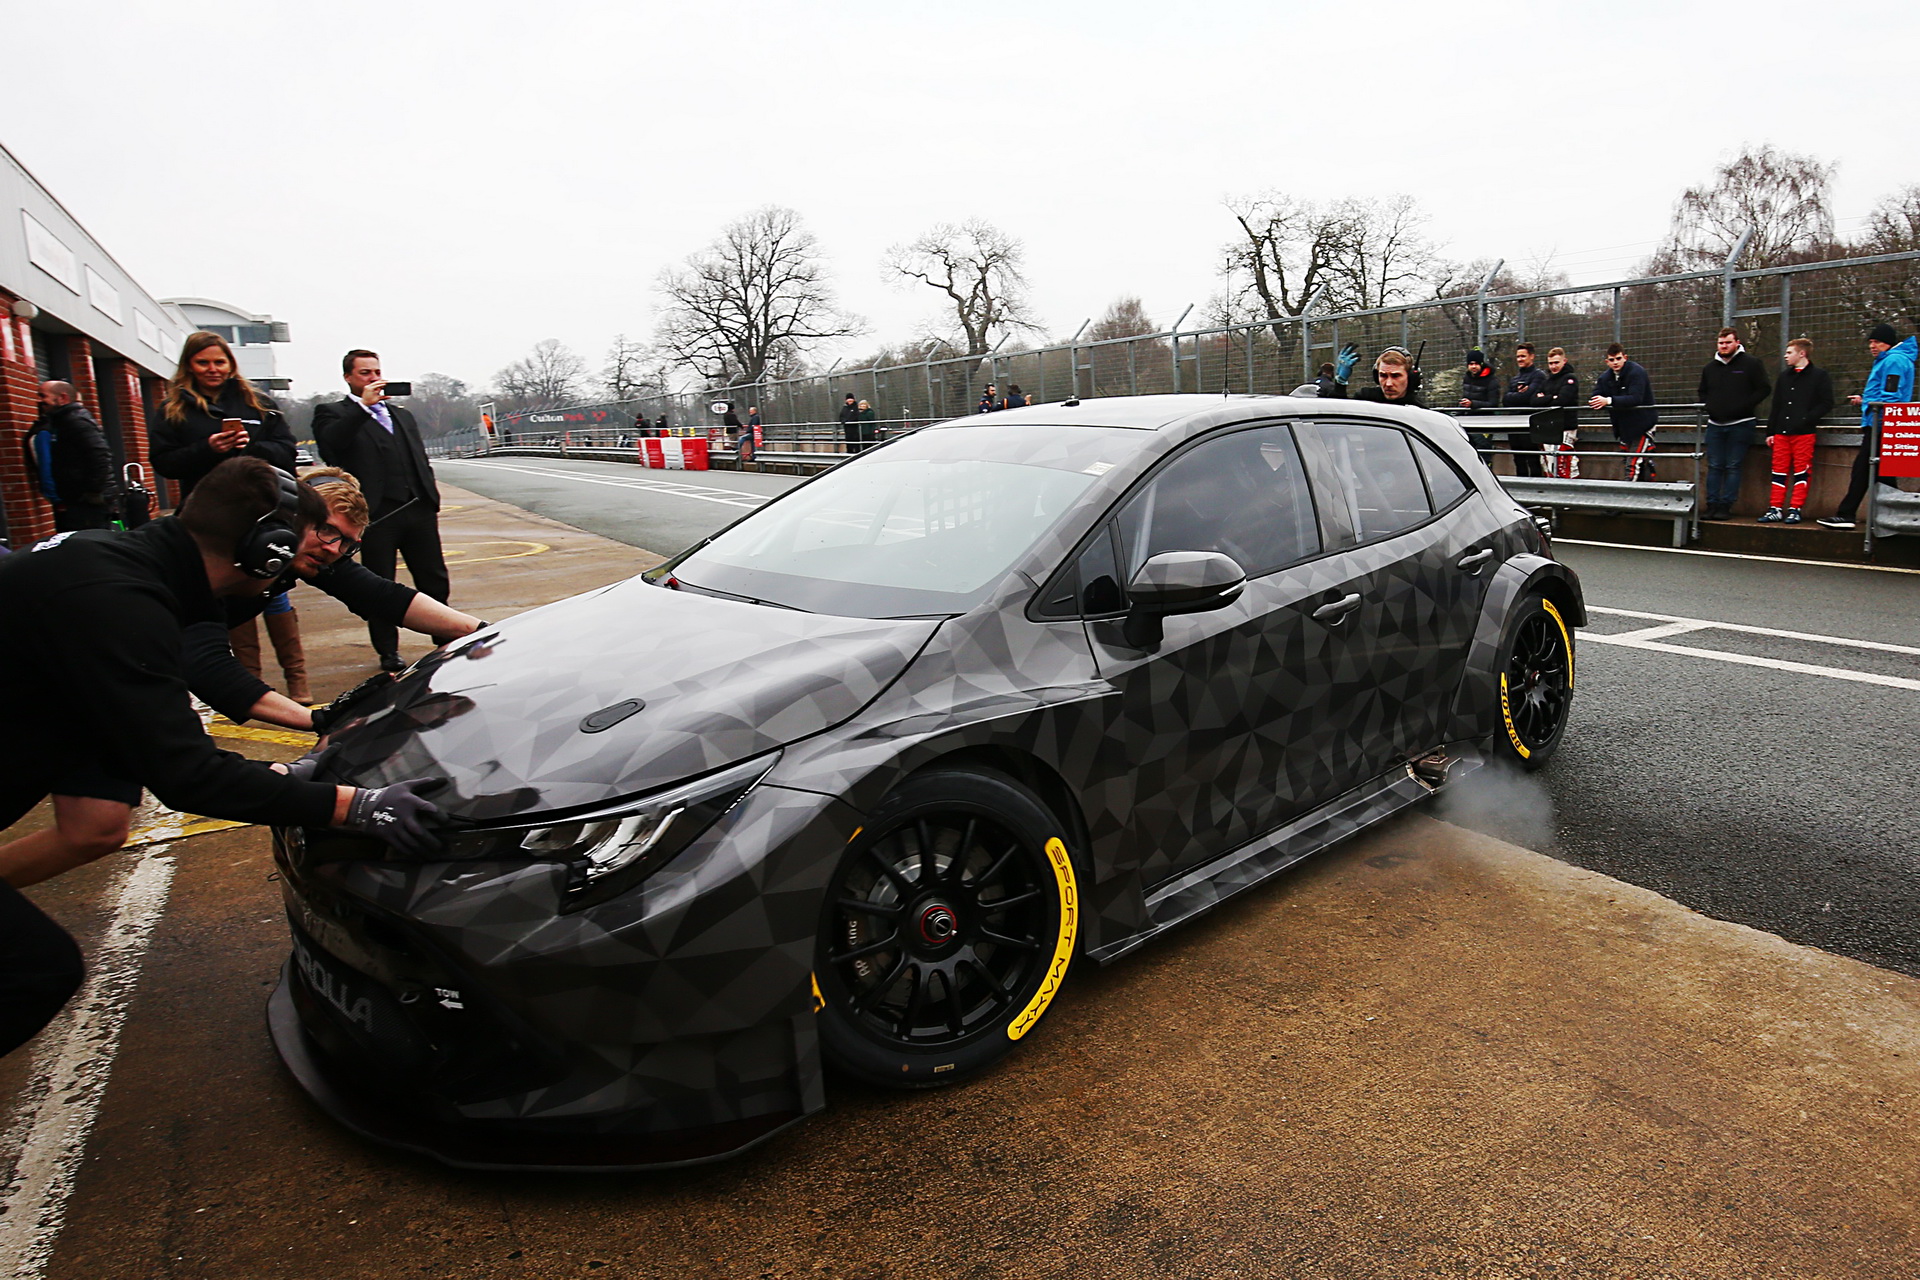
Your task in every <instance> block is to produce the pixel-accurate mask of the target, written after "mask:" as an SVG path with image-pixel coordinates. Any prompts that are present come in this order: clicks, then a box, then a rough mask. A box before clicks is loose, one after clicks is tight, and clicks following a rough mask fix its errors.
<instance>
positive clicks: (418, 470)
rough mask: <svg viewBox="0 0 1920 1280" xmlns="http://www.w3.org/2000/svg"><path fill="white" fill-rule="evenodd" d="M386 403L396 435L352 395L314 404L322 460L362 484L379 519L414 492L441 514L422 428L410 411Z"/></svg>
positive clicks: (438, 496)
mask: <svg viewBox="0 0 1920 1280" xmlns="http://www.w3.org/2000/svg"><path fill="white" fill-rule="evenodd" d="M385 403H386V406H387V413H388V415H389V416H390V417H391V418H392V419H393V434H392V435H391V436H388V435H387V429H386V428H385V427H383V426H381V425H380V421H379V419H377V418H375V417H374V416H373V414H371V413H369V412H368V411H367V407H366V406H365V405H363V404H362V403H360V401H358V400H356V399H354V398H352V397H350V396H346V395H342V396H341V397H340V398H339V399H338V400H322V401H321V402H320V403H319V404H317V405H315V406H313V439H314V443H315V444H317V445H319V446H320V457H321V458H322V460H324V461H325V462H326V464H327V465H328V466H330V467H339V468H340V469H341V470H342V471H346V472H350V473H351V474H352V476H353V478H354V479H355V480H358V481H359V482H360V492H361V493H364V494H366V495H367V507H368V509H369V510H370V511H372V512H373V514H374V516H375V517H378V516H380V515H383V514H385V512H386V510H387V509H388V508H390V507H394V506H397V505H399V504H400V503H402V502H404V501H406V495H407V494H408V493H409V492H411V493H412V495H413V497H414V498H415V499H416V500H417V501H418V502H419V503H420V505H421V506H423V507H425V508H426V509H427V510H429V511H438V510H439V509H440V489H439V486H437V485H436V484H434V482H433V466H432V464H431V463H429V462H428V461H427V447H426V445H425V444H424V443H422V442H421V439H420V428H419V426H418V424H416V423H415V422H414V420H413V415H412V414H411V413H409V412H408V411H407V410H405V409H403V408H401V407H400V406H399V405H397V404H395V403H394V402H393V401H391V400H388V401H386V402H385ZM375 433H378V436H376V434H375ZM381 437H384V438H381ZM390 449H391V452H390V451H389V450H390Z"/></svg>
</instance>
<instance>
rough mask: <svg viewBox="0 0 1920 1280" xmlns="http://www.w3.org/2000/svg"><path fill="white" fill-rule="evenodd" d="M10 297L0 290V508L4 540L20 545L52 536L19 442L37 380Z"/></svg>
mask: <svg viewBox="0 0 1920 1280" xmlns="http://www.w3.org/2000/svg"><path fill="white" fill-rule="evenodd" d="M14 301H15V299H14V297H13V295H12V294H9V293H6V292H4V291H0V331H4V332H0V510H4V511H5V513H6V518H7V537H8V539H9V540H10V541H11V542H12V544H13V545H14V546H16V547H22V546H25V545H27V544H28V543H30V542H33V541H36V540H37V539H40V538H44V537H46V536H47V535H48V534H50V533H52V532H53V508H52V507H50V506H48V505H47V504H46V502H45V501H43V500H42V499H41V497H40V492H39V490H38V489H36V488H35V487H34V485H33V481H32V478H31V477H30V476H29V475H28V474H27V462H26V458H25V456H24V455H23V454H22V452H21V449H20V444H21V441H22V440H23V439H25V437H26V433H27V429H28V428H29V427H31V426H32V425H33V419H34V415H35V414H36V413H38V412H39V409H40V381H39V376H38V374H37V373H36V372H35V371H34V367H33V335H32V332H31V331H30V330H29V329H28V328H27V322H26V321H25V320H22V319H20V318H19V317H18V316H16V315H14V314H13V303H14Z"/></svg>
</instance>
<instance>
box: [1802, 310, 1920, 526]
mask: <svg viewBox="0 0 1920 1280" xmlns="http://www.w3.org/2000/svg"><path fill="white" fill-rule="evenodd" d="M1897 338H1899V335H1898V334H1896V333H1895V332H1894V331H1893V326H1892V325H1890V324H1888V323H1886V322H1885V321H1882V322H1881V323H1879V324H1877V325H1875V326H1873V328H1872V329H1871V330H1870V331H1868V333H1867V350H1868V351H1869V352H1871V353H1872V354H1873V368H1872V369H1871V370H1870V371H1868V373H1867V385H1866V386H1865V387H1863V388H1862V389H1861V391H1860V394H1859V395H1857V396H1848V397H1847V401H1848V402H1849V403H1850V404H1857V405H1859V406H1860V452H1859V453H1858V454H1856V455H1854V459H1853V480H1852V483H1850V484H1848V485H1847V496H1846V497H1844V498H1842V499H1840V505H1839V506H1838V507H1836V508H1835V509H1834V513H1833V514H1832V515H1831V516H1828V517H1827V518H1826V519H1824V520H1822V521H1820V523H1821V524H1823V525H1825V526H1826V527H1827V528H1829V529H1851V528H1853V524H1854V519H1853V518H1854V514H1855V513H1856V512H1858V511H1859V510H1860V501H1861V499H1863V498H1865V497H1866V496H1867V461H1868V459H1869V458H1870V457H1871V456H1872V454H1873V452H1874V445H1875V443H1876V442H1877V440H1878V439H1879V435H1880V406H1881V405H1883V404H1904V403H1906V402H1907V401H1909V400H1912V399H1913V366H1914V361H1915V358H1916V357H1920V345H1917V344H1916V343H1915V342H1914V340H1913V338H1912V337H1911V336H1908V337H1906V338H1904V339H1900V340H1899V341H1897V342H1896V341H1895V339H1897ZM1880 483H1881V484H1884V485H1891V484H1893V481H1891V480H1889V479H1887V478H1886V477H1885V476H1881V477H1880Z"/></svg>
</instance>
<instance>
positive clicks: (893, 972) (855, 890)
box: [814, 770, 1080, 1089]
mask: <svg viewBox="0 0 1920 1280" xmlns="http://www.w3.org/2000/svg"><path fill="white" fill-rule="evenodd" d="M1064 835H1065V833H1064V831H1063V830H1062V828H1061V824H1060V822H1059V820H1058V819H1057V818H1055V817H1054V815H1053V814H1052V813H1051V812H1050V811H1049V810H1048V808H1047V806H1046V805H1045V804H1044V803H1043V802H1042V801H1041V800H1040V798H1039V797H1038V796H1036V795H1034V794H1033V792H1031V791H1029V790H1028V789H1027V788H1026V787H1024V786H1022V785H1021V784H1020V783H1018V782H1015V781H1014V780H1013V779H1012V778H1009V777H1006V776H1004V775H1001V774H997V773H988V772H974V771H971V770H967V771H960V770H945V771H940V772H934V773H926V774H921V775H919V776H917V777H913V778H909V779H908V780H907V781H906V782H905V783H903V784H901V786H900V787H899V788H898V789H897V790H895V791H894V792H893V794H891V795H889V796H888V797H887V798H886V799H885V800H883V801H882V802H881V803H880V806H879V807H878V808H877V809H875V810H874V813H873V818H872V820H871V821H870V822H868V823H867V825H866V826H865V827H864V828H863V829H862V830H861V831H860V832H859V833H857V834H856V835H855V836H854V838H853V840H852V842H851V843H849V844H848V845H847V849H846V852H845V853H844V854H842V855H841V859H840V865H839V867H838V868H837V869H836V870H835V871H834V875H833V879H832V881H831V882H830V883H829V885H828V889H827V898H826V906H825V909H824V911H823V913H822V917H821V927H820V934H819V940H818V942H817V944H816V949H815V960H814V978H815V981H816V983H817V984H818V988H819V991H818V994H819V1004H820V1008H819V1028H820V1046H821V1050H822V1052H823V1054H824V1055H825V1057H826V1061H827V1063H828V1064H829V1065H831V1066H833V1067H835V1068H836V1069H838V1070H839V1071H840V1072H841V1073H842V1074H844V1075H847V1076H850V1077H852V1078H854V1079H857V1080H862V1081H866V1082H867V1083H870V1084H879V1085H886V1086H889V1087H892V1088H906V1089H925V1088H932V1087H934V1086H936V1085H944V1084H951V1083H953V1082H955V1081H957V1080H960V1079H962V1078H963V1077H965V1076H967V1075H969V1074H971V1073H973V1072H975V1071H978V1070H980V1069H981V1068H983V1067H985V1066H987V1065H989V1064H990V1063H993V1062H996V1061H998V1060H999V1059H1000V1058H1001V1057H1002V1056H1003V1055H1005V1054H1006V1053H1007V1052H1008V1051H1009V1050H1010V1049H1012V1048H1013V1046H1014V1043H1015V1042H1016V1041H1018V1040H1020V1039H1021V1038H1023V1037H1024V1036H1026V1035H1027V1033H1028V1032H1030V1031H1032V1030H1033V1028H1034V1026H1035V1025H1036V1024H1037V1023H1038V1022H1039V1021H1040V1018H1041V1015H1043V1014H1044V1013H1045V1012H1046V1010H1047V1005H1048V1004H1049V1003H1050V1002H1051V1001H1052V1000H1053V997H1054V995H1055V993H1056V992H1058V991H1059V989H1060V984H1061V982H1062V980H1064V978H1065V977H1066V972H1067V965H1068V963H1069V961H1071V959H1072V958H1073V952H1074V946H1075V943H1076V941H1077V940H1078V936H1079V929H1080V898H1079V888H1078V884H1077V881H1076V879H1075V876H1074V866H1073V860H1072V857H1071V856H1070V855H1069V854H1068V852H1067V846H1066V842H1065V838H1064Z"/></svg>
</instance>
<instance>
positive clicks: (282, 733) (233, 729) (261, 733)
mask: <svg viewBox="0 0 1920 1280" xmlns="http://www.w3.org/2000/svg"><path fill="white" fill-rule="evenodd" d="M207 732H208V733H209V734H211V735H212V736H214V737H216V738H237V739H239V740H240V741H242V742H277V743H279V744H280V745H281V746H285V747H310V746H312V745H313V744H314V743H315V742H317V741H318V739H317V738H315V737H314V736H313V735H312V734H310V733H301V732H299V731H298V730H294V729H249V728H247V727H246V726H245V725H238V724H229V723H227V722H226V721H224V720H215V721H213V722H212V723H210V724H208V725H207Z"/></svg>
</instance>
